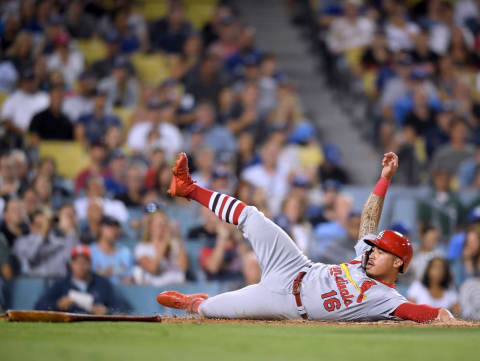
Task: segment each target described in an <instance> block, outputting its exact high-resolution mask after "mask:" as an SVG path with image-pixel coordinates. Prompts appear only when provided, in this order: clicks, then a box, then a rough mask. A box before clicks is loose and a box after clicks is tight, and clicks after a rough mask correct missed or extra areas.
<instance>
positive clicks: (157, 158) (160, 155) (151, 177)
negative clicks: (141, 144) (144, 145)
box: [145, 147, 167, 189]
mask: <svg viewBox="0 0 480 361" xmlns="http://www.w3.org/2000/svg"><path fill="white" fill-rule="evenodd" d="M149 158H150V167H149V168H148V169H147V173H146V174H145V188H146V189H152V188H155V186H156V185H157V182H158V175H159V172H160V171H161V169H162V168H163V167H164V166H166V163H167V162H166V159H165V152H164V151H163V150H162V149H161V148H159V147H155V148H153V149H152V151H151V153H150V157H149Z"/></svg>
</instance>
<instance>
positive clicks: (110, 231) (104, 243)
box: [90, 216, 133, 284]
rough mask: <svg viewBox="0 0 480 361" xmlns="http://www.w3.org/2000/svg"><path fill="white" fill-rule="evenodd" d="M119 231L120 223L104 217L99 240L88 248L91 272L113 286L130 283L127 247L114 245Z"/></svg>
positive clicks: (129, 256) (130, 265) (130, 274)
mask: <svg viewBox="0 0 480 361" xmlns="http://www.w3.org/2000/svg"><path fill="white" fill-rule="evenodd" d="M120 230H121V229H120V223H119V222H118V221H117V220H116V219H115V218H112V217H109V216H104V217H103V219H102V226H101V229H100V238H99V239H98V242H96V243H94V244H93V245H92V246H91V247H90V249H91V252H92V270H93V271H94V272H96V273H98V274H99V275H101V276H104V277H107V278H108V279H109V280H110V281H111V282H112V283H113V284H118V283H121V282H122V283H131V282H132V269H133V260H132V254H131V253H130V250H129V249H128V248H127V247H125V246H118V245H117V244H116V243H117V241H118V236H119V233H120Z"/></svg>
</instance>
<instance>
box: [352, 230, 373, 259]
mask: <svg viewBox="0 0 480 361" xmlns="http://www.w3.org/2000/svg"><path fill="white" fill-rule="evenodd" d="M376 237H377V236H376V235H375V234H367V235H366V236H365V237H363V238H362V239H360V240H359V241H358V242H357V244H356V245H355V254H356V256H357V257H361V256H363V254H364V253H365V252H366V251H369V250H370V248H372V247H371V246H370V245H368V244H367V243H365V241H366V240H373V239H375V238H376Z"/></svg>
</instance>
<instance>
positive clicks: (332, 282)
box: [199, 206, 407, 321]
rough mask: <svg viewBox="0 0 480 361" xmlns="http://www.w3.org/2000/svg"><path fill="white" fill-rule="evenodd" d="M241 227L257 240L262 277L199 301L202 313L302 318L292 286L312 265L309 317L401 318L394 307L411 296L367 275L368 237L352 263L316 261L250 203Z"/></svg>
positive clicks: (305, 286)
mask: <svg viewBox="0 0 480 361" xmlns="http://www.w3.org/2000/svg"><path fill="white" fill-rule="evenodd" d="M238 228H239V230H240V231H242V232H243V234H244V236H245V237H246V238H247V239H248V240H249V241H250V242H251V244H252V247H253V250H254V252H255V254H256V256H257V260H258V262H259V264H260V268H261V269H262V278H261V281H260V283H258V284H256V285H252V286H248V287H245V288H242V289H240V290H237V291H233V292H227V293H223V294H220V295H218V296H215V297H211V298H209V299H207V300H205V301H204V302H203V303H202V304H201V305H200V307H199V312H200V314H201V315H203V316H205V317H207V318H249V319H301V317H300V313H299V310H298V309H297V305H296V302H295V297H294V296H293V294H292V290H293V281H294V279H295V277H296V276H297V275H298V274H299V272H301V271H306V272H307V273H306V275H305V276H304V278H303V281H302V287H301V290H300V296H301V300H302V303H303V306H304V307H305V311H306V313H307V315H308V318H309V319H311V320H336V321H340V320H344V321H353V320H356V321H360V320H364V321H366V320H369V321H376V320H382V319H396V320H399V319H398V318H396V317H395V316H393V315H392V313H393V312H394V311H395V309H396V308H397V307H398V306H400V305H401V304H403V303H405V302H407V300H406V299H405V298H404V297H403V296H402V295H400V294H399V293H398V292H397V291H396V290H395V288H393V287H391V286H389V285H386V284H383V283H381V282H379V281H376V280H374V279H372V278H370V277H368V276H367V275H366V273H365V271H364V269H363V268H362V265H361V257H362V255H363V253H364V252H365V251H367V250H369V249H370V246H369V245H367V244H366V243H365V242H364V241H363V240H360V241H359V242H358V243H357V245H356V246H355V251H356V254H357V257H356V258H355V259H354V260H352V261H350V262H348V263H344V264H341V265H327V264H322V263H315V264H312V262H311V261H310V260H309V259H308V258H307V257H306V256H305V255H304V254H303V253H302V252H301V251H300V249H299V248H298V247H297V246H296V245H295V243H294V242H293V240H292V239H291V238H290V237H289V236H288V235H287V233H286V232H285V231H283V230H282V229H281V228H280V227H279V226H277V225H276V224H275V223H273V222H272V221H271V220H270V219H268V218H266V217H265V216H264V215H263V213H261V212H259V211H258V210H257V209H256V208H255V207H252V206H247V207H245V209H244V210H243V211H242V213H241V214H240V217H239V221H238ZM371 237H374V235H370V236H367V237H366V238H365V239H370V238H371Z"/></svg>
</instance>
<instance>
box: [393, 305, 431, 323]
mask: <svg viewBox="0 0 480 361" xmlns="http://www.w3.org/2000/svg"><path fill="white" fill-rule="evenodd" d="M439 311H440V308H439V307H432V306H428V305H416V304H415V303H411V302H405V303H402V304H401V305H399V306H398V307H397V308H396V309H395V311H394V312H393V315H394V316H395V317H398V318H400V319H402V320H410V321H415V322H428V321H433V320H434V319H436V318H437V316H438V312H439Z"/></svg>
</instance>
